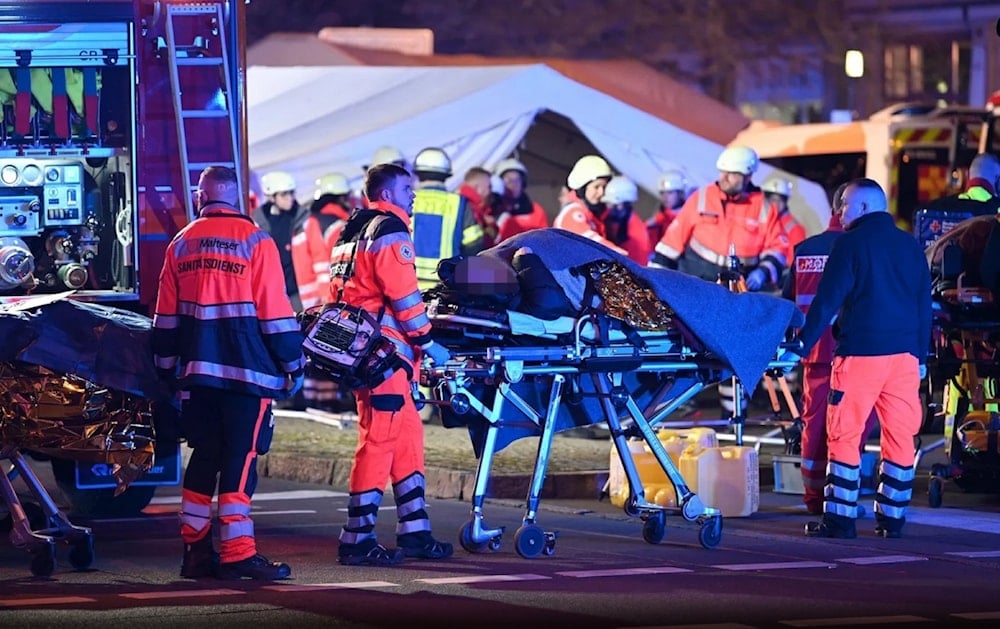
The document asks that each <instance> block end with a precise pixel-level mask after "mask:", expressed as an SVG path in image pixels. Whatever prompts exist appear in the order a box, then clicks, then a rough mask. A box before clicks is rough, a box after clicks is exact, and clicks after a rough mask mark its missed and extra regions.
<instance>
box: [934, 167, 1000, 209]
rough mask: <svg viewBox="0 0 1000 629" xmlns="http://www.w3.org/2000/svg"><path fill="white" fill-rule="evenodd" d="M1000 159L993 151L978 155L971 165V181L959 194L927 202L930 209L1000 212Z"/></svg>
mask: <svg viewBox="0 0 1000 629" xmlns="http://www.w3.org/2000/svg"><path fill="white" fill-rule="evenodd" d="M998 193H1000V160H998V159H997V157H996V155H993V154H992V153H983V154H982V155H976V157H975V158H973V160H972V164H970V165H969V182H968V183H967V184H966V186H965V190H964V191H963V192H961V193H959V194H953V195H950V196H947V197H942V198H940V199H936V200H934V201H931V202H930V203H928V204H927V206H926V207H927V209H928V210H946V211H949V212H969V213H970V214H972V215H973V216H986V215H988V214H997V212H1000V195H998Z"/></svg>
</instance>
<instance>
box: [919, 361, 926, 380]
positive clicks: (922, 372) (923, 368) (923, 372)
mask: <svg viewBox="0 0 1000 629" xmlns="http://www.w3.org/2000/svg"><path fill="white" fill-rule="evenodd" d="M926 377H927V365H925V364H924V363H920V379H921V380H923V379H924V378H926Z"/></svg>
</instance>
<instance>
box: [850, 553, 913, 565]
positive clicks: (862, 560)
mask: <svg viewBox="0 0 1000 629" xmlns="http://www.w3.org/2000/svg"><path fill="white" fill-rule="evenodd" d="M836 561H838V562H843V563H853V564H857V565H859V566H870V565H874V564H883V563H908V562H911V561H927V557H915V556H913V555H883V556H881V557H847V558H845V559H837V560H836Z"/></svg>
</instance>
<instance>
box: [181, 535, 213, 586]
mask: <svg viewBox="0 0 1000 629" xmlns="http://www.w3.org/2000/svg"><path fill="white" fill-rule="evenodd" d="M218 567H219V553H217V552H215V548H214V547H213V546H212V531H211V530H209V531H208V533H207V534H206V535H205V537H203V538H201V539H200V540H198V541H197V542H194V543H193V544H184V561H183V562H182V563H181V576H182V577H183V578H185V579H200V578H202V577H211V576H214V575H215V571H216V569H218Z"/></svg>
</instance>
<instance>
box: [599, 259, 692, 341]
mask: <svg viewBox="0 0 1000 629" xmlns="http://www.w3.org/2000/svg"><path fill="white" fill-rule="evenodd" d="M588 271H589V272H590V277H591V279H592V281H593V282H594V289H595V290H596V291H597V294H598V295H599V296H600V297H601V301H602V303H603V307H604V311H605V312H607V313H608V314H609V315H611V316H612V317H615V318H616V319H621V320H622V321H624V322H626V323H628V324H629V325H631V326H632V327H635V328H638V329H640V330H667V329H669V328H670V327H671V326H672V324H673V318H674V311H673V310H671V309H670V307H669V306H667V305H666V304H665V303H663V301H662V300H661V299H660V298H659V297H657V296H656V293H655V292H653V290H652V289H650V288H648V287H647V286H644V285H643V284H642V283H641V282H640V281H639V280H638V279H637V278H636V277H635V276H634V275H632V273H630V272H629V270H628V269H626V268H625V267H624V266H622V265H621V264H618V263H617V262H599V263H596V264H592V265H590V268H589V269H588Z"/></svg>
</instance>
